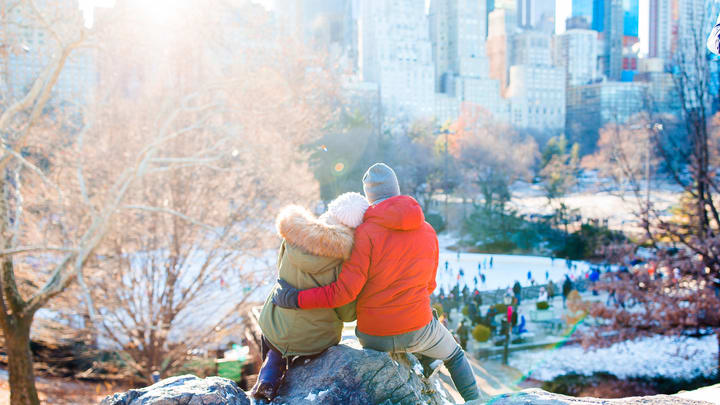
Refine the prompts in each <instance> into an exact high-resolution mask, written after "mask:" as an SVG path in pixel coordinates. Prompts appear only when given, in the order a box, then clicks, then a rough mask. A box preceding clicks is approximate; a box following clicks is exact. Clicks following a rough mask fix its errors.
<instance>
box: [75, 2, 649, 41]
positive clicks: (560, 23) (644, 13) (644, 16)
mask: <svg viewBox="0 0 720 405" xmlns="http://www.w3.org/2000/svg"><path fill="white" fill-rule="evenodd" d="M79 1H80V8H81V9H83V11H84V12H85V20H86V24H87V25H89V26H92V20H93V12H92V10H93V6H94V7H112V5H114V3H115V0H79ZM150 1H157V0H150ZM165 1H166V3H167V4H172V3H171V2H169V1H167V0H165ZM253 1H255V2H257V3H261V4H263V5H265V6H270V5H271V3H272V1H271V0H253ZM429 3H430V0H425V6H426V9H427V6H428V5H429ZM648 7H649V0H640V23H639V33H640V53H641V54H647V52H648V49H649V44H648V14H649V13H648ZM571 9H572V0H555V31H556V32H557V33H561V32H564V31H565V19H567V18H568V17H569V16H570V12H571Z"/></svg>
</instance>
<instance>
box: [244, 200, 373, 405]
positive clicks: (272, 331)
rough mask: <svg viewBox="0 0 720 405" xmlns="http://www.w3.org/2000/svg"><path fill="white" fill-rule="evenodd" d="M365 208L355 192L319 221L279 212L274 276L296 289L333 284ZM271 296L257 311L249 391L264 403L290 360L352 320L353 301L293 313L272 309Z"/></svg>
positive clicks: (290, 210) (334, 338)
mask: <svg viewBox="0 0 720 405" xmlns="http://www.w3.org/2000/svg"><path fill="white" fill-rule="evenodd" d="M367 208H368V202H367V200H366V199H365V197H364V196H363V195H361V194H358V193H345V194H343V195H341V196H339V197H338V198H336V199H335V200H334V201H333V202H331V203H330V205H329V206H328V210H327V212H326V213H324V214H323V215H321V216H320V217H315V216H314V215H313V214H311V213H310V212H309V211H308V210H306V209H305V208H303V207H300V206H296V205H291V206H288V207H286V208H284V209H283V210H282V211H281V212H280V214H279V215H278V217H277V220H276V227H277V231H278V234H279V235H280V236H281V237H282V238H283V241H282V244H281V245H280V251H279V253H278V262H277V267H278V272H279V273H280V274H279V278H282V279H283V280H286V281H287V282H289V283H290V284H292V285H293V286H294V287H295V288H299V289H307V288H314V287H320V286H324V285H327V284H331V283H332V282H334V281H335V280H336V279H337V276H338V274H340V270H341V268H342V263H343V261H344V260H346V259H347V258H348V257H350V252H351V251H352V247H353V240H354V239H353V235H354V228H356V227H357V226H359V225H360V224H361V223H362V220H363V216H364V215H365V210H367ZM275 288H279V286H278V285H276V286H275ZM275 288H274V289H275ZM274 289H273V290H274ZM272 295H273V294H272V291H271V293H270V295H269V296H268V298H267V300H266V301H265V305H264V306H263V309H262V312H261V313H260V328H261V329H262V332H263V345H264V346H265V349H266V350H265V351H266V353H265V359H264V362H263V366H262V369H261V370H260V374H259V375H258V380H257V383H256V384H255V386H254V387H253V389H252V395H253V396H254V397H255V398H258V399H266V400H268V401H272V399H273V398H274V397H275V396H276V395H277V391H278V389H279V388H280V385H281V384H282V381H283V380H284V377H285V371H286V370H287V365H288V361H287V360H288V359H289V358H292V357H295V356H313V355H317V354H319V353H322V352H323V351H325V350H326V349H327V348H328V347H331V346H334V345H336V344H338V343H339V342H340V339H341V337H342V329H343V322H352V321H354V320H355V303H354V302H352V303H350V304H347V305H345V306H343V307H340V308H335V309H333V308H322V309H313V310H308V311H298V310H295V309H286V308H281V307H278V306H276V305H275V304H273V302H272V299H271V297H272Z"/></svg>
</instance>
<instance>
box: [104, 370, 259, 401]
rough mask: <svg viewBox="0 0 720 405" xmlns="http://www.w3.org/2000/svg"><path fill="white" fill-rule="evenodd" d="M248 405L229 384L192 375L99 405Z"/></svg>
mask: <svg viewBox="0 0 720 405" xmlns="http://www.w3.org/2000/svg"><path fill="white" fill-rule="evenodd" d="M221 404H227V405H249V404H250V400H249V399H248V397H247V395H246V394H245V393H244V392H243V391H242V390H241V389H240V388H239V387H238V386H237V385H236V384H235V383H234V382H232V381H231V380H228V379H225V378H220V377H208V378H205V379H202V378H198V377H195V376H193V375H182V376H178V377H171V378H167V379H165V380H162V381H160V382H158V383H157V384H154V385H151V386H149V387H146V388H143V389H139V390H130V391H128V392H125V393H122V394H115V395H112V396H109V397H107V398H105V399H104V400H103V401H102V402H101V403H100V405H221Z"/></svg>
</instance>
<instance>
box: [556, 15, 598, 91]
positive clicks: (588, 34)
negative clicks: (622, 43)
mask: <svg viewBox="0 0 720 405" xmlns="http://www.w3.org/2000/svg"><path fill="white" fill-rule="evenodd" d="M553 51H554V52H553V61H554V63H555V65H556V66H559V67H562V68H564V69H565V71H566V72H567V85H568V86H580V85H584V84H589V83H592V82H594V81H596V80H597V79H598V78H599V74H598V68H597V58H598V36H597V32H596V31H593V30H590V29H569V30H567V31H565V32H563V33H562V34H560V35H557V36H555V46H554V48H553Z"/></svg>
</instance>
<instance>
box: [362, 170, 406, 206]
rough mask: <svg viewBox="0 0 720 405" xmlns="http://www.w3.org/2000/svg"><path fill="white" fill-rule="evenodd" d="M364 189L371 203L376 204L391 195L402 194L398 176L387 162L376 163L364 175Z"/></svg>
mask: <svg viewBox="0 0 720 405" xmlns="http://www.w3.org/2000/svg"><path fill="white" fill-rule="evenodd" d="M362 181H363V190H365V198H367V200H368V202H369V203H370V204H376V203H378V202H381V201H383V200H387V199H388V198H390V197H395V196H396V195H400V186H399V185H398V180H397V176H395V172H394V171H393V169H391V168H390V166H388V165H386V164H385V163H375V164H374V165H372V166H370V168H369V169H368V170H367V172H365V175H364V176H363V179H362Z"/></svg>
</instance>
